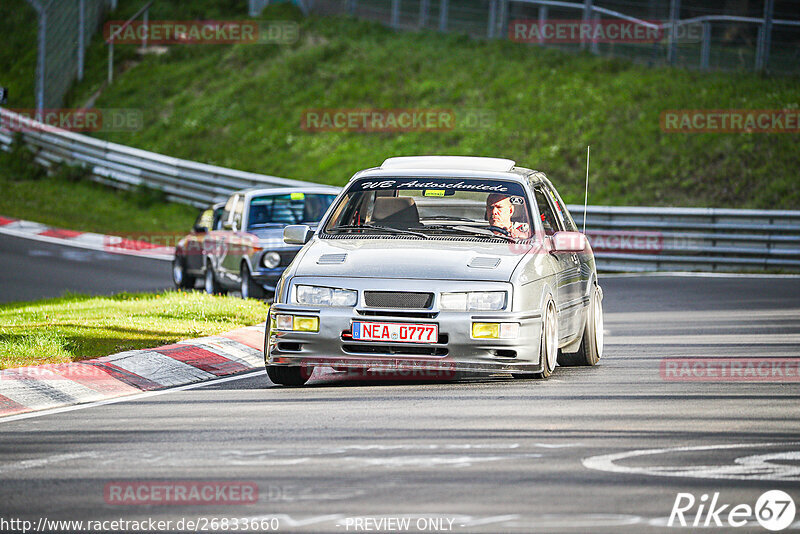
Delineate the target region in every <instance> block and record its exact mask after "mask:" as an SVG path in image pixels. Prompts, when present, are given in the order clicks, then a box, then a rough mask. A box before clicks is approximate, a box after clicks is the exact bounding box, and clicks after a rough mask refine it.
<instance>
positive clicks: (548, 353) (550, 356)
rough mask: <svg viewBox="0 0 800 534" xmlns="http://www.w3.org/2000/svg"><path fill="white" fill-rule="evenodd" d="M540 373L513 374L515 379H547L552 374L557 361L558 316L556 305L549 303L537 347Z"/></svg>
mask: <svg viewBox="0 0 800 534" xmlns="http://www.w3.org/2000/svg"><path fill="white" fill-rule="evenodd" d="M539 355H540V356H539V358H540V359H541V362H542V372H541V373H531V374H514V375H513V376H514V377H515V378H547V377H549V376H550V375H552V374H553V371H555V368H556V362H557V360H558V315H557V314H556V305H555V304H554V303H553V301H552V300H551V301H549V302H548V303H547V306H545V312H544V317H542V339H541V342H540V345H539Z"/></svg>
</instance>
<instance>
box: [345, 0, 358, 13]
mask: <svg viewBox="0 0 800 534" xmlns="http://www.w3.org/2000/svg"><path fill="white" fill-rule="evenodd" d="M347 12H348V13H349V14H351V15H355V14H356V0H347Z"/></svg>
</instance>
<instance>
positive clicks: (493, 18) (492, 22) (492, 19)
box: [486, 0, 497, 39]
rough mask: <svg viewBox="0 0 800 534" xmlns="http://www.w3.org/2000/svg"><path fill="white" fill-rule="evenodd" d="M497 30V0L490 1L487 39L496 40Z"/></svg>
mask: <svg viewBox="0 0 800 534" xmlns="http://www.w3.org/2000/svg"><path fill="white" fill-rule="evenodd" d="M495 29H497V0H489V27H488V28H487V29H486V37H488V38H489V39H494V31H495Z"/></svg>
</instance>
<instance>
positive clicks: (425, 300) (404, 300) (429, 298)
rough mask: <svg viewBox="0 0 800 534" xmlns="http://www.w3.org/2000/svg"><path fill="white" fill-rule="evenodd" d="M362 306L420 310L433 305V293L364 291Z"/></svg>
mask: <svg viewBox="0 0 800 534" xmlns="http://www.w3.org/2000/svg"><path fill="white" fill-rule="evenodd" d="M364 304H366V305H367V306H369V307H370V308H397V309H401V310H420V309H426V308H430V307H431V304H433V293H411V292H408V291H365V292H364Z"/></svg>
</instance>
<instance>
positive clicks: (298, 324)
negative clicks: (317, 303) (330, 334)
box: [294, 315, 319, 332]
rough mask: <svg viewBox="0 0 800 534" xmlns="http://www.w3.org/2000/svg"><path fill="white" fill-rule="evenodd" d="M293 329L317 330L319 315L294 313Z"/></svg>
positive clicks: (299, 330) (302, 330) (301, 330)
mask: <svg viewBox="0 0 800 534" xmlns="http://www.w3.org/2000/svg"><path fill="white" fill-rule="evenodd" d="M294 330H296V331H297V332H319V317H303V316H300V315H295V317H294Z"/></svg>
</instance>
